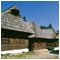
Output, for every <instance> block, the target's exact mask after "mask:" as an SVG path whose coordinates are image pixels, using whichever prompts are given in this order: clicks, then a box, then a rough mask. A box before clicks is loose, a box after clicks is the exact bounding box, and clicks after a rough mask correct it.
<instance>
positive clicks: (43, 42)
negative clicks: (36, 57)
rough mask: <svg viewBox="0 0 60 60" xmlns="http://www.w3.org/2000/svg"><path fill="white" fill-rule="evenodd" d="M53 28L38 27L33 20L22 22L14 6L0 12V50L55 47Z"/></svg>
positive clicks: (55, 40) (55, 39) (56, 39)
mask: <svg viewBox="0 0 60 60" xmlns="http://www.w3.org/2000/svg"><path fill="white" fill-rule="evenodd" d="M57 41H58V38H56V36H55V31H54V30H53V29H46V30H43V29H40V27H39V26H38V25H37V24H35V23H34V22H24V21H23V19H22V18H21V15H20V12H19V10H18V9H17V8H16V5H15V6H12V7H10V8H9V9H7V10H5V11H3V12H2V13H1V50H2V51H5V50H14V49H24V48H28V49H29V50H40V49H46V48H48V49H49V48H54V47H56V42H57Z"/></svg>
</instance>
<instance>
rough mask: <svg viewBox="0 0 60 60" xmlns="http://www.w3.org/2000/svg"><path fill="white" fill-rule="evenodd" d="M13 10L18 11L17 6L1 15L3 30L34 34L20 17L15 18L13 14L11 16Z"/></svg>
mask: <svg viewBox="0 0 60 60" xmlns="http://www.w3.org/2000/svg"><path fill="white" fill-rule="evenodd" d="M12 9H17V8H16V5H15V6H13V7H10V8H9V9H7V10H5V11H3V12H2V13H1V28H3V29H9V30H15V31H22V32H27V33H34V32H33V31H32V30H31V29H29V27H28V26H27V24H26V23H25V22H24V21H23V19H22V18H21V16H20V15H19V16H14V15H13V14H11V10H12ZM17 10H18V9H17Z"/></svg>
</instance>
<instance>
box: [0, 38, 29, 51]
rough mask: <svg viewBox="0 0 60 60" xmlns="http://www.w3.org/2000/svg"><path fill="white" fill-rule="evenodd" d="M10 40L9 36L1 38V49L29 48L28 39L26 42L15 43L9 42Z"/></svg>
mask: <svg viewBox="0 0 60 60" xmlns="http://www.w3.org/2000/svg"><path fill="white" fill-rule="evenodd" d="M3 40H4V41H3ZM8 40H9V38H1V50H13V49H24V48H28V40H27V39H25V40H24V43H15V44H13V43H9V42H8ZM2 41H3V42H2Z"/></svg>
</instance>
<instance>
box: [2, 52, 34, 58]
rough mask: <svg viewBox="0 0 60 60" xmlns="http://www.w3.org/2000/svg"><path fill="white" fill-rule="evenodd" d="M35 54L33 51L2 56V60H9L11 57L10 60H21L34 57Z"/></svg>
mask: <svg viewBox="0 0 60 60" xmlns="http://www.w3.org/2000/svg"><path fill="white" fill-rule="evenodd" d="M32 54H34V52H33V51H30V52H23V53H17V54H10V53H8V54H1V57H2V59H8V58H9V57H10V59H12V58H14V59H19V58H20V59H21V58H23V59H24V58H26V57H27V56H28V55H32ZM8 56H9V57H8Z"/></svg>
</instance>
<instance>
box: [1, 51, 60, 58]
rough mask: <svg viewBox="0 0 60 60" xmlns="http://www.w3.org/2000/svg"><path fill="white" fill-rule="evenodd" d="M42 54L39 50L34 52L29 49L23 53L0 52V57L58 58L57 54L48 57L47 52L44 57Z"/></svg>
mask: <svg viewBox="0 0 60 60" xmlns="http://www.w3.org/2000/svg"><path fill="white" fill-rule="evenodd" d="M45 53H46V52H45ZM45 53H44V54H45ZM41 56H43V57H41ZM44 56H45V55H42V54H40V52H39V53H36V52H33V51H30V52H23V53H13V54H10V53H8V54H1V59H59V55H53V57H52V56H50V57H49V56H48V54H46V57H44Z"/></svg>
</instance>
